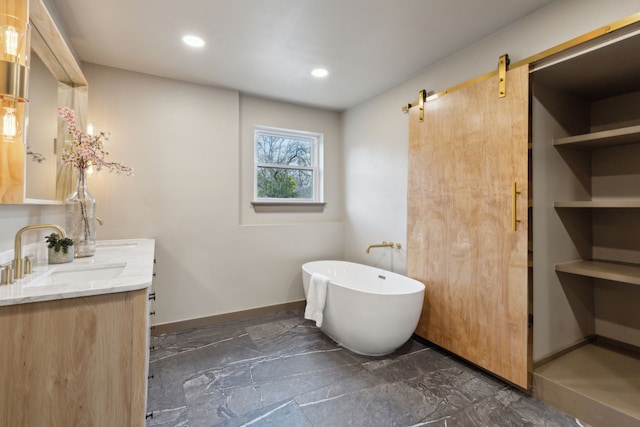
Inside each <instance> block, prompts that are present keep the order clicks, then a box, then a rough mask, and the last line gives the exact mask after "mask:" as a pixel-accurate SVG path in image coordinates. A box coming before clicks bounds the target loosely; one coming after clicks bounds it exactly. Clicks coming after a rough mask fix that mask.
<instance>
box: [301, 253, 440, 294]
mask: <svg viewBox="0 0 640 427" xmlns="http://www.w3.org/2000/svg"><path fill="white" fill-rule="evenodd" d="M320 263H338V264H347V265H355V266H357V267H358V268H367V269H371V270H373V271H374V272H378V273H381V272H384V274H385V275H392V276H393V277H394V278H396V279H397V280H403V281H407V282H408V283H405V284H403V285H405V286H415V288H413V289H411V290H409V291H407V292H394V293H384V294H381V293H379V292H373V291H370V290H366V289H355V288H354V287H353V286H350V285H349V284H348V283H344V281H343V280H340V279H336V278H333V277H331V278H330V279H331V280H330V282H331V284H333V285H336V286H341V287H343V288H347V289H351V290H353V291H357V292H363V293H366V294H372V295H413V294H418V293H421V292H426V288H427V286H426V285H425V284H424V283H422V282H421V281H419V280H417V279H414V278H412V277H409V276H406V275H404V274H400V273H396V272H393V271H389V270H385V269H384V268H380V267H374V266H372V265H367V264H362V263H358V262H353V261H341V260H336V259H323V260H315V261H308V262H305V263H303V264H302V271H303V272H304V273H307V274H308V275H309V276H311V274H312V273H321V274H323V273H322V272H319V271H311V270H310V269H309V268H308V266H309V265H311V264H320ZM305 297H306V294H305Z"/></svg>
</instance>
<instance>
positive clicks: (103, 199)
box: [84, 64, 343, 324]
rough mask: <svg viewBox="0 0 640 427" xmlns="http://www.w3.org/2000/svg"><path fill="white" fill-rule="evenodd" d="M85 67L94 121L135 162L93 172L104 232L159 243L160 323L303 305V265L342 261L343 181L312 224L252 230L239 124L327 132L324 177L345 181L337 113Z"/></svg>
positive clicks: (303, 220) (300, 219)
mask: <svg viewBox="0 0 640 427" xmlns="http://www.w3.org/2000/svg"><path fill="white" fill-rule="evenodd" d="M84 72H85V74H86V77H87V80H88V81H89V82H90V88H89V114H88V120H89V121H90V122H93V124H94V127H95V128H96V130H104V131H111V132H112V138H111V143H110V144H109V151H110V152H111V155H110V158H111V159H112V160H114V161H122V162H125V163H127V164H129V165H131V166H133V167H134V168H135V175H134V176H133V177H122V176H116V175H113V174H109V173H107V172H101V173H99V174H97V175H96V176H95V177H93V178H91V179H90V184H89V185H90V188H91V190H92V193H93V194H94V196H95V197H96V199H97V203H98V215H99V216H100V217H102V219H103V220H104V226H102V227H99V229H98V238H99V239H111V238H131V237H152V238H155V239H156V255H157V259H158V264H157V266H156V271H157V277H156V279H155V281H154V283H155V288H156V292H157V302H156V313H157V315H156V318H155V319H154V320H155V323H157V324H162V323H169V322H174V321H180V320H187V319H192V318H199V317H205V316H210V315H216V314H222V313H228V312H234V311H239V310H245V309H251V308H256V307H263V306H269V305H274V304H280V303H285V302H291V301H297V300H301V299H303V298H304V294H303V291H302V287H301V283H302V282H301V274H300V265H301V264H302V263H303V262H305V261H308V260H313V259H318V258H327V257H330V258H336V257H337V258H341V257H342V256H343V250H342V238H341V235H342V229H343V225H342V222H341V219H342V196H341V190H340V185H341V182H340V180H339V179H331V180H329V181H328V184H329V188H327V192H328V194H330V195H331V196H330V200H331V205H332V208H331V210H329V209H327V213H325V214H315V215H314V218H313V221H309V220H308V218H307V217H306V216H305V215H304V214H288V215H285V214H280V215H279V221H277V222H278V224H276V225H270V224H269V223H270V222H271V221H266V222H267V224H263V225H260V224H250V225H244V224H242V223H241V214H240V211H241V206H242V209H245V208H248V207H249V206H250V205H249V203H248V200H246V199H245V198H244V195H243V194H244V193H246V192H245V191H242V190H241V179H240V177H241V172H240V171H241V170H244V171H245V172H246V171H247V168H250V167H251V166H252V165H253V156H252V155H249V156H248V157H246V156H244V157H243V156H242V155H241V154H242V146H246V145H250V144H252V140H250V141H249V140H245V139H241V129H247V128H248V127H251V126H252V124H253V123H254V122H255V123H259V124H262V125H268V126H286V127H289V128H294V129H301V130H311V131H319V132H324V133H325V135H327V136H329V138H327V139H328V140H325V143H326V145H327V151H328V154H329V156H328V157H329V160H330V161H331V162H330V165H329V167H328V173H330V174H332V175H336V176H339V175H340V162H339V156H340V152H341V142H340V139H339V137H340V127H339V126H340V117H339V114H337V113H330V112H326V111H321V110H315V109H311V108H302V107H301V108H298V107H293V106H291V105H289V104H285V103H281V102H275V101H265V100H260V99H254V98H250V97H249V98H247V97H242V98H241V97H240V95H239V93H238V92H237V91H233V90H227V89H219V88H212V87H205V86H200V85H194V84H189V83H184V82H179V81H175V80H169V79H163V78H158V77H152V76H148V75H143V74H138V73H132V72H127V71H122V70H117V69H113V68H107V67H102V66H98V65H93V64H85V65H84ZM241 99H242V107H241V103H240V100H241ZM245 118H246V120H245ZM310 127H311V128H310ZM241 141H242V146H241ZM249 172H250V171H249ZM247 179H248V178H246V177H245V179H244V181H247ZM241 193H242V194H241ZM266 215H269V214H266ZM254 222H255V221H254Z"/></svg>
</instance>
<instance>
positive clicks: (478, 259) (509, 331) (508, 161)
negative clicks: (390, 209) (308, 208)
mask: <svg viewBox="0 0 640 427" xmlns="http://www.w3.org/2000/svg"><path fill="white" fill-rule="evenodd" d="M528 88H529V83H528V69H527V67H526V66H522V67H519V68H516V69H513V70H510V71H508V73H507V96H506V97H504V98H499V97H498V77H497V76H495V77H492V78H489V79H487V80H484V81H480V82H477V83H474V84H472V85H470V86H467V87H465V88H462V89H460V90H457V91H455V92H452V93H450V94H447V95H446V96H443V97H441V98H438V99H436V100H433V101H430V102H427V103H425V106H424V122H420V121H419V116H418V109H417V108H413V109H411V111H410V143H409V188H408V190H409V191H408V193H409V195H408V230H407V239H408V242H407V245H408V256H407V272H408V274H409V275H410V276H411V277H414V278H416V279H418V280H421V281H422V282H424V283H425V285H426V292H425V303H424V309H423V313H422V317H421V319H420V323H419V324H418V328H417V330H416V333H417V334H418V335H419V336H421V337H423V338H425V339H427V340H429V341H432V342H434V343H435V344H438V345H439V346H441V347H443V348H445V349H447V350H450V351H451V352H453V353H455V354H458V355H459V356H461V357H463V358H465V359H467V360H469V361H470V362H472V363H474V364H476V365H478V366H480V367H482V368H484V369H487V370H488V371H491V372H493V373H495V374H496V375H498V376H500V377H502V378H504V379H506V380H508V381H510V382H512V383H514V384H516V385H518V386H520V387H523V388H528V387H529V385H530V381H529V378H530V356H529V354H530V352H529V347H528V333H529V331H528V326H527V324H528V292H527V289H528V283H527V211H528V209H527V200H528V194H527V190H528V188H527V187H528V185H527V183H528V177H527V164H528V162H527V158H528V155H527V143H528V117H529V112H528V102H529V101H528V100H529V89H528ZM514 182H515V183H516V184H517V188H518V191H520V192H521V193H520V194H519V195H517V217H518V219H520V220H521V222H520V223H518V226H517V231H513V229H512V212H513V210H512V207H513V205H512V202H513V200H512V197H513V184H514Z"/></svg>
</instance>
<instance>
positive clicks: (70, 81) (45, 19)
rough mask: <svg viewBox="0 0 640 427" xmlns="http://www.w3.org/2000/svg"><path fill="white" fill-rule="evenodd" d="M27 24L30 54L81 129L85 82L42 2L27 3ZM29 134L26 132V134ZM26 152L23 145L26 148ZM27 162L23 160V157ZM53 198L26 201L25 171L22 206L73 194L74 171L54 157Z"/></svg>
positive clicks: (58, 201)
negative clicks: (39, 62)
mask: <svg viewBox="0 0 640 427" xmlns="http://www.w3.org/2000/svg"><path fill="white" fill-rule="evenodd" d="M29 23H30V24H31V50H32V51H34V52H35V53H36V54H37V55H38V56H39V57H40V59H41V60H42V62H43V63H44V64H45V66H46V67H47V68H48V69H49V71H51V73H52V74H53V76H54V77H55V78H56V80H58V105H66V106H67V107H69V108H72V109H73V110H75V112H76V115H77V117H78V121H79V124H80V126H82V127H84V125H85V123H86V112H87V105H88V85H89V84H88V82H87V79H86V78H85V76H84V74H83V73H82V69H81V68H80V65H79V63H78V61H77V60H76V57H75V55H74V54H73V52H72V51H71V49H70V48H69V46H68V45H67V43H66V41H65V38H64V36H63V35H62V33H61V32H60V30H59V29H58V26H57V25H56V23H55V21H54V19H53V17H52V16H51V13H50V12H49V10H48V9H47V7H46V5H45V3H44V1H43V0H29ZM63 129H64V123H63V121H62V119H58V135H57V142H56V147H60V143H61V142H62V143H64V140H65V134H64V131H63ZM27 132H28V130H27ZM25 150H26V145H25ZM25 161H26V156H25ZM55 179H56V195H55V199H53V200H40V199H28V198H26V187H27V177H26V167H25V183H24V187H25V195H24V198H23V203H24V204H38V205H42V204H61V203H62V201H64V199H65V198H66V197H67V195H68V194H69V193H70V192H71V190H72V185H73V170H71V169H70V168H69V167H67V166H65V165H62V164H61V163H60V158H59V156H56V177H55Z"/></svg>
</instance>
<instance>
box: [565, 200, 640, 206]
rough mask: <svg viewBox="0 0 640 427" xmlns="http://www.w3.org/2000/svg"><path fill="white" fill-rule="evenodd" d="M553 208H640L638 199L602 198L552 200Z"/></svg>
mask: <svg viewBox="0 0 640 427" xmlns="http://www.w3.org/2000/svg"><path fill="white" fill-rule="evenodd" d="M553 207H555V208H640V200H629V199H603V200H580V201H563V202H554V203H553Z"/></svg>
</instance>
